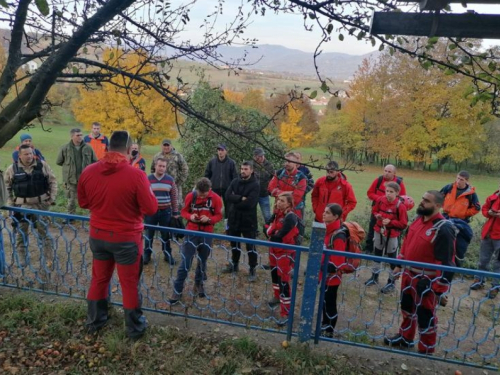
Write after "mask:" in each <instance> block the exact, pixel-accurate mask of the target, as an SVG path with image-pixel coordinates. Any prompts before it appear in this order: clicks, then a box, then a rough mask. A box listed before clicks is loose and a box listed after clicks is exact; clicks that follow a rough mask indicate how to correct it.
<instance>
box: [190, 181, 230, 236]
mask: <svg viewBox="0 0 500 375" xmlns="http://www.w3.org/2000/svg"><path fill="white" fill-rule="evenodd" d="M192 214H196V215H198V216H203V215H205V216H207V217H209V218H210V221H209V222H208V223H200V222H194V221H191V215H192ZM181 216H182V217H183V218H184V219H186V220H187V221H188V223H187V226H186V229H189V230H196V231H198V232H207V233H213V231H214V225H215V224H216V223H218V222H219V221H221V220H222V198H221V197H219V195H218V194H216V193H214V192H213V190H210V191H209V192H208V195H207V197H206V198H201V197H200V196H199V195H196V202H193V192H190V193H188V195H186V199H185V204H184V207H183V208H182V210H181Z"/></svg>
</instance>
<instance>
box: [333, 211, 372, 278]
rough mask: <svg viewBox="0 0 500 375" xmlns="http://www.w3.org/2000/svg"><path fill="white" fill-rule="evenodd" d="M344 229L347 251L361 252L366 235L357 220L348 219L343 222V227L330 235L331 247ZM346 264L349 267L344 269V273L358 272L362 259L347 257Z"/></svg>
mask: <svg viewBox="0 0 500 375" xmlns="http://www.w3.org/2000/svg"><path fill="white" fill-rule="evenodd" d="M340 231H343V232H344V233H345V235H346V237H347V247H346V251H347V252H349V253H353V254H361V253H362V251H361V242H363V240H364V239H365V237H366V232H365V230H364V229H363V228H362V227H361V225H359V224H358V223H356V222H355V221H350V222H349V221H346V222H344V223H343V224H342V226H341V228H340V229H338V230H336V231H335V232H334V233H333V234H332V236H331V237H330V245H329V247H330V248H333V240H334V239H335V236H336V235H337V234H338V233H339V232H340ZM345 264H346V265H347V267H346V268H345V269H343V272H344V273H353V272H356V271H357V269H358V268H359V266H360V265H361V259H359V258H346V261H345Z"/></svg>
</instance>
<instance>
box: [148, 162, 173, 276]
mask: <svg viewBox="0 0 500 375" xmlns="http://www.w3.org/2000/svg"><path fill="white" fill-rule="evenodd" d="M166 170H167V160H166V159H165V158H161V157H160V158H158V159H156V165H155V173H152V174H150V175H149V176H148V180H149V183H150V184H151V190H153V193H154V195H155V196H156V199H157V200H158V211H156V213H155V214H154V215H152V216H146V218H145V224H147V225H159V226H161V227H169V226H170V219H171V218H172V216H173V217H175V218H178V217H179V211H178V209H177V202H178V200H177V187H176V186H175V181H174V178H173V177H172V176H169V175H168V174H166V173H165V172H166ZM155 232H156V230H155V229H150V228H148V229H147V231H146V237H145V239H144V241H145V242H144V264H148V263H149V262H150V261H151V254H152V253H153V250H152V248H153V240H154V236H155ZM160 235H161V241H162V242H161V249H162V251H163V256H164V259H165V262H167V263H169V264H170V265H171V266H173V265H175V259H174V257H173V255H172V247H171V246H170V234H169V232H167V231H166V230H161V231H160Z"/></svg>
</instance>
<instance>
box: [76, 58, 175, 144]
mask: <svg viewBox="0 0 500 375" xmlns="http://www.w3.org/2000/svg"><path fill="white" fill-rule="evenodd" d="M103 58H104V59H105V60H106V61H108V64H109V65H110V66H114V67H116V68H117V69H123V70H128V71H133V70H134V69H136V70H137V73H136V74H146V75H150V74H154V73H155V72H156V71H157V69H156V67H155V66H153V65H152V64H148V63H147V62H145V61H144V56H143V55H141V54H139V53H133V52H132V53H125V52H124V51H122V50H120V49H107V50H105V51H104V53H103ZM124 88H126V89H124ZM72 107H73V112H74V114H75V118H76V120H77V121H79V122H81V123H82V124H84V125H85V127H86V128H87V129H90V128H91V124H92V123H93V122H95V121H97V122H100V123H101V124H102V131H103V132H104V133H105V134H110V133H111V132H112V131H113V130H116V129H124V130H127V131H129V132H130V135H131V137H132V138H134V139H135V140H137V141H138V142H139V143H146V144H158V143H160V142H161V140H162V139H164V138H171V137H174V136H176V133H177V129H176V116H175V113H174V109H173V108H172V106H171V105H170V104H169V103H168V102H167V101H165V99H164V98H163V97H162V96H161V95H160V94H159V93H158V92H156V91H154V90H151V89H150V88H149V87H148V86H147V85H145V84H143V83H141V82H138V81H137V80H134V79H132V78H129V77H124V76H115V77H112V78H111V79H110V82H103V83H102V84H100V85H99V86H95V85H93V86H90V87H88V86H81V87H80V98H78V99H77V100H75V101H74V102H73V106H72Z"/></svg>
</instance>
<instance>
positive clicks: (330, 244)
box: [328, 225, 349, 249]
mask: <svg viewBox="0 0 500 375" xmlns="http://www.w3.org/2000/svg"><path fill="white" fill-rule="evenodd" d="M346 231H347V232H349V229H347V227H346V226H344V225H342V226H341V227H340V228H339V229H337V230H336V231H335V232H333V233H332V235H331V236H330V243H329V244H328V248H330V249H332V248H333V241H335V238H336V237H337V236H338V235H339V234H341V233H344V234H345V236H346V237H347V234H346Z"/></svg>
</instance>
